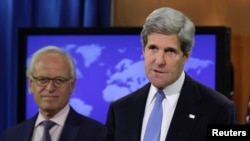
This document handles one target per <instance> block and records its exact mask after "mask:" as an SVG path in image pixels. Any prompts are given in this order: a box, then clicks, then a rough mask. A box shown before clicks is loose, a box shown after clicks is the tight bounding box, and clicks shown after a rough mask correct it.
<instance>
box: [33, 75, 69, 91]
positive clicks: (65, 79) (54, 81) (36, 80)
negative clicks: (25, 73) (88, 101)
mask: <svg viewBox="0 0 250 141" xmlns="http://www.w3.org/2000/svg"><path fill="white" fill-rule="evenodd" d="M31 77H32V78H33V79H34V80H35V83H36V85H37V86H39V87H46V86H48V84H49V82H50V81H51V80H52V83H53V85H54V86H55V87H56V88H61V87H62V86H63V85H64V84H66V82H67V81H69V80H72V77H70V78H64V77H62V76H57V77H54V78H49V77H43V76H37V77H35V76H34V75H33V74H32V75H31ZM41 79H44V81H46V82H41V81H42V80H41ZM59 79H60V80H62V82H60V80H59ZM57 80H58V81H57ZM58 82H59V83H58ZM41 83H44V84H41Z"/></svg>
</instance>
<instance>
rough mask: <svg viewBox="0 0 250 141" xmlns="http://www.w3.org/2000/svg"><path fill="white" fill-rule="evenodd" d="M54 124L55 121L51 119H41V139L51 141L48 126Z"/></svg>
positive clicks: (50, 126)
mask: <svg viewBox="0 0 250 141" xmlns="http://www.w3.org/2000/svg"><path fill="white" fill-rule="evenodd" d="M54 125H55V123H54V122H53V121H51V120H45V121H43V127H44V131H43V136H42V140H41V141H51V136H50V133H49V130H50V128H52V127H53V126H54Z"/></svg>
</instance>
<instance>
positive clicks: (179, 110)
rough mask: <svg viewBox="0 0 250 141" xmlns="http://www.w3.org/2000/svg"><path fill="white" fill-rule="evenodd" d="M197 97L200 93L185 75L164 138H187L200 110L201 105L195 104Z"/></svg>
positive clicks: (179, 139) (176, 140) (181, 140)
mask: <svg viewBox="0 0 250 141" xmlns="http://www.w3.org/2000/svg"><path fill="white" fill-rule="evenodd" d="M199 99H201V95H200V93H199V91H198V89H196V86H195V82H194V81H193V80H192V79H191V78H190V77H189V76H188V75H186V77H185V81H184V84H183V88H182V90H181V93H180V97H179V100H178V102H177V105H176V109H175V112H174V115H173V118H172V122H171V124H170V127H169V131H168V134H167V138H166V140H170V141H172V140H175V141H185V140H187V138H188V136H189V134H190V132H192V128H193V127H194V125H195V123H196V121H197V119H198V118H199V114H200V111H201V110H202V109H201V106H200V105H197V104H198V103H199Z"/></svg>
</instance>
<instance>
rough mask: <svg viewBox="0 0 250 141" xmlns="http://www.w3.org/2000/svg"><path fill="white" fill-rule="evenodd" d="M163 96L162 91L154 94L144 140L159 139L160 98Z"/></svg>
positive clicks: (152, 140) (156, 140)
mask: <svg viewBox="0 0 250 141" xmlns="http://www.w3.org/2000/svg"><path fill="white" fill-rule="evenodd" d="M164 98H165V95H164V93H163V92H162V91H158V92H157V94H156V100H155V104H154V108H153V110H152V112H151V114H150V117H149V120H148V123H147V128H146V131H145V135H144V141H159V139H160V133H161V121H162V100H163V99H164Z"/></svg>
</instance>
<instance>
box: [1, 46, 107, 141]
mask: <svg viewBox="0 0 250 141" xmlns="http://www.w3.org/2000/svg"><path fill="white" fill-rule="evenodd" d="M27 78H28V83H29V90H30V92H31V93H32V94H33V96H34V100H35V102H36V103H37V105H38V106H39V112H38V113H37V114H36V115H35V116H34V117H32V118H31V119H28V120H26V121H24V122H22V123H20V124H18V125H15V126H13V127H11V128H9V129H6V130H5V131H4V132H3V134H2V137H1V140H2V141H17V140H18V141H40V140H41V139H42V138H46V137H48V138H50V139H51V140H52V141H82V140H84V141H100V140H101V138H102V137H103V133H104V131H105V129H104V125H102V124H101V123H100V122H98V121H96V120H93V119H91V118H88V117H86V116H83V115H80V114H78V113H77V112H76V111H75V110H74V109H73V108H72V107H71V106H70V105H69V104H68V101H69V98H70V96H71V94H72V92H73V90H74V88H75V84H76V69H75V65H74V62H73V60H72V58H71V57H70V56H69V55H68V54H67V53H66V52H64V51H63V50H62V49H60V48H58V47H55V46H47V47H44V48H42V49H40V50H38V51H37V52H36V53H35V54H34V55H33V56H32V59H31V63H30V65H29V68H28V70H27ZM46 121H52V123H53V126H52V127H51V128H50V129H49V131H48V132H49V136H47V135H43V134H44V133H46V132H45V127H44V126H45V125H43V124H45V123H46ZM45 136H46V137H45Z"/></svg>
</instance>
